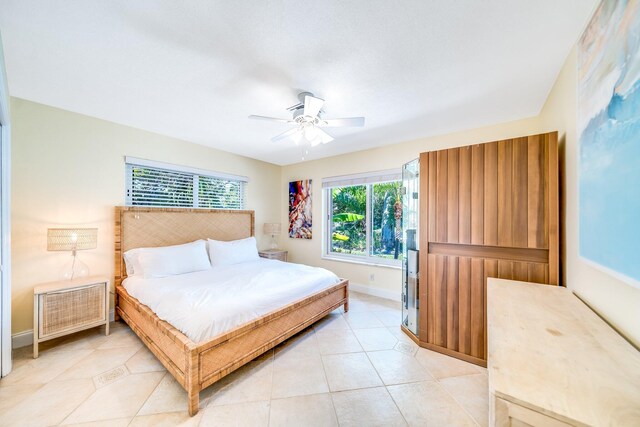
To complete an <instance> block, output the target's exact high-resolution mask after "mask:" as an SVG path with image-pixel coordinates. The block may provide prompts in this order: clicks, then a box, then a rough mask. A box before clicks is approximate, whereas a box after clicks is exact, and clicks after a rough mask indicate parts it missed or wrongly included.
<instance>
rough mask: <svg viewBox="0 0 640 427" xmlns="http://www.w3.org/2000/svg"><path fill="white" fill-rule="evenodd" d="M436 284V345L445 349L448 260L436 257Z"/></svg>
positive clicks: (434, 309) (434, 308)
mask: <svg viewBox="0 0 640 427" xmlns="http://www.w3.org/2000/svg"><path fill="white" fill-rule="evenodd" d="M435 276H436V277H435V283H434V295H433V297H434V307H433V311H434V328H435V334H434V343H435V344H436V345H439V346H442V347H445V346H446V345H447V258H446V257H444V256H440V255H436V257H435Z"/></svg>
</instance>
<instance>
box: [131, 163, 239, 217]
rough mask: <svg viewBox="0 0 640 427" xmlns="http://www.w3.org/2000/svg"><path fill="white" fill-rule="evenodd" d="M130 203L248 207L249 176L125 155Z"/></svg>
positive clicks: (167, 205) (200, 206)
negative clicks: (246, 188) (245, 198)
mask: <svg viewBox="0 0 640 427" xmlns="http://www.w3.org/2000/svg"><path fill="white" fill-rule="evenodd" d="M125 170H126V187H127V188H126V195H125V204H126V205H127V206H158V207H185V208H209V209H244V190H245V184H246V183H247V181H248V179H247V178H245V177H241V176H235V175H226V174H221V173H216V172H210V171H205V170H201V169H195V168H187V167H182V166H176V165H170V164H166V163H160V162H153V161H149V160H144V159H136V158H132V157H126V158H125Z"/></svg>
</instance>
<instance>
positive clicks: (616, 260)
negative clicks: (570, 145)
mask: <svg viewBox="0 0 640 427" xmlns="http://www.w3.org/2000/svg"><path fill="white" fill-rule="evenodd" d="M578 133H579V135H580V139H579V156H580V159H579V162H580V166H579V180H578V181H579V187H580V189H579V190H580V191H579V198H580V200H579V210H580V214H579V221H580V256H581V257H582V258H583V259H585V260H586V261H588V262H589V263H591V264H593V265H595V266H596V267H598V268H600V269H602V270H605V271H607V272H608V273H609V274H611V275H613V276H616V277H618V278H619V279H622V280H624V281H626V282H628V283H630V284H632V285H634V286H637V287H640V2H638V1H628V2H627V1H617V0H604V1H603V2H602V3H601V4H600V6H599V7H598V9H597V10H596V12H595V14H594V16H593V18H592V19H591V22H590V23H589V25H588V26H587V29H586V30H585V33H584V34H583V36H582V38H581V39H580V42H579V44H578Z"/></svg>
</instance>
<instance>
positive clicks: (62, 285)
mask: <svg viewBox="0 0 640 427" xmlns="http://www.w3.org/2000/svg"><path fill="white" fill-rule="evenodd" d="M98 283H109V279H107V277H106V276H85V277H78V278H77V279H73V280H58V281H56V282H49V283H43V284H41V285H38V286H36V287H35V288H33V293H34V294H36V295H37V294H45V293H47V292H55V291H61V290H65V289H72V288H79V287H82V286H88V285H95V284H98Z"/></svg>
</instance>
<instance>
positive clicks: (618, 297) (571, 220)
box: [539, 48, 640, 346]
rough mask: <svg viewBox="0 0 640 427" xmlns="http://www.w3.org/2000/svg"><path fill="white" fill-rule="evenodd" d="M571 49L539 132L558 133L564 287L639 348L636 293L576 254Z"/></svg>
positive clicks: (574, 76)
mask: <svg viewBox="0 0 640 427" xmlns="http://www.w3.org/2000/svg"><path fill="white" fill-rule="evenodd" d="M576 59H577V54H576V49H575V48H574V49H573V51H572V52H571V54H570V55H569V56H568V57H567V60H566V62H565V64H564V67H563V69H562V71H561V73H560V75H559V77H558V79H557V81H556V83H555V86H554V87H553V89H552V91H551V94H550V95H549V98H548V99H547V102H546V104H545V106H544V108H543V109H542V112H541V113H540V116H539V117H540V125H541V127H542V129H543V130H545V131H546V130H558V132H559V140H560V159H561V160H562V159H564V169H563V170H562V174H561V187H562V188H561V192H562V194H563V198H562V199H563V200H562V213H563V217H564V220H563V230H562V236H563V257H562V258H563V260H564V265H563V275H564V279H565V283H566V285H567V287H568V288H569V289H572V290H573V291H574V292H576V293H577V294H578V295H580V296H581V297H582V298H583V299H584V300H585V301H587V302H588V303H589V304H590V305H591V306H592V307H593V308H594V309H595V310H596V311H598V312H599V313H600V315H601V316H603V317H604V318H605V319H607V320H608V321H609V322H610V323H611V324H612V325H614V326H615V327H616V328H618V329H619V330H620V331H621V332H622V333H623V334H624V335H625V336H627V337H628V338H629V339H630V340H632V341H633V342H634V343H635V344H636V345H637V346H640V289H637V288H634V287H632V286H630V285H628V284H626V283H623V282H621V281H619V280H617V279H615V278H613V277H612V276H610V275H608V274H606V273H604V272H602V271H600V270H598V269H595V268H593V267H591V266H590V265H588V264H587V263H585V261H584V260H582V259H581V258H580V257H579V255H578V136H577V127H576V115H577V67H576Z"/></svg>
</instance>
